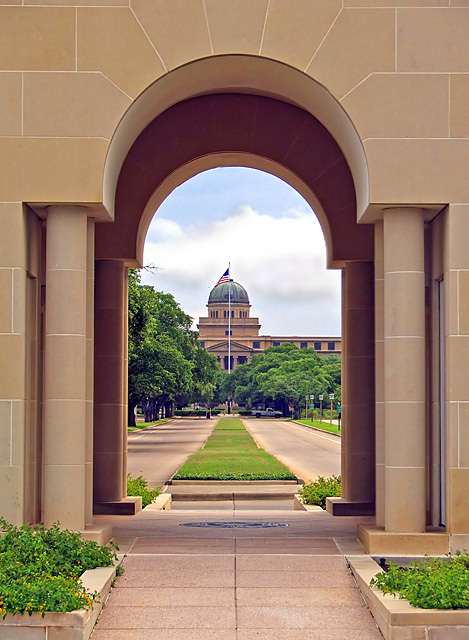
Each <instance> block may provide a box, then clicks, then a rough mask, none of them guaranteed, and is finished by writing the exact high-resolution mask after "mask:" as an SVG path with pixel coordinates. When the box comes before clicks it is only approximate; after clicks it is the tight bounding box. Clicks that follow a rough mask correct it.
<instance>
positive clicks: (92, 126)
mask: <svg viewBox="0 0 469 640" xmlns="http://www.w3.org/2000/svg"><path fill="white" fill-rule="evenodd" d="M0 82H1V79H0ZM129 104H130V100H129V98H128V96H126V95H125V94H124V93H123V92H122V91H120V90H119V89H118V87H116V86H115V85H114V84H113V83H112V82H110V81H109V80H108V79H107V78H106V77H104V76H103V75H102V74H101V73H25V74H24V116H23V118H24V135H26V136H53V137H103V138H108V139H109V138H111V137H112V134H113V133H114V129H115V127H116V126H117V124H118V122H119V120H120V118H121V117H122V115H123V113H124V111H125V110H126V108H127V107H128V106H129Z"/></svg>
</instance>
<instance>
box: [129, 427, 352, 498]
mask: <svg viewBox="0 0 469 640" xmlns="http://www.w3.org/2000/svg"><path fill="white" fill-rule="evenodd" d="M243 421H244V424H245V425H246V426H247V427H248V429H249V430H250V432H251V434H252V435H253V436H254V438H255V439H256V441H257V442H258V444H259V446H261V447H262V448H263V449H266V451H268V452H269V453H271V454H272V455H274V456H275V457H276V458H278V459H279V460H281V462H283V463H284V464H286V465H287V467H289V468H290V469H291V470H292V471H293V473H295V474H296V475H297V476H298V477H299V478H302V479H303V480H305V481H308V480H314V479H316V478H317V476H318V475H322V476H331V475H333V474H336V475H339V474H340V438H338V437H337V436H334V435H331V434H327V433H318V432H317V431H314V430H313V429H309V428H308V427H304V426H302V425H299V424H294V423H290V422H287V421H283V420H278V419H277V420H269V419H264V418H260V419H257V418H244V419H243ZM214 426H215V419H212V420H205V419H204V418H202V419H177V420H174V421H172V422H169V423H166V424H163V425H161V426H156V427H149V428H147V429H145V430H143V431H133V432H132V433H129V436H128V460H127V464H128V472H129V473H130V474H131V475H132V476H134V477H136V476H140V475H142V476H143V477H144V478H146V479H147V480H148V484H149V486H150V487H159V486H161V485H163V484H164V483H165V482H166V481H167V480H168V479H169V478H170V477H171V476H172V475H173V474H174V473H175V472H176V471H177V469H179V467H180V466H181V465H182V464H183V463H184V462H185V461H186V460H187V458H188V457H189V456H190V455H192V453H194V452H195V451H197V450H198V449H200V447H201V446H202V445H203V444H204V442H205V441H206V440H207V438H208V436H209V435H210V433H211V431H212V429H213V427H214Z"/></svg>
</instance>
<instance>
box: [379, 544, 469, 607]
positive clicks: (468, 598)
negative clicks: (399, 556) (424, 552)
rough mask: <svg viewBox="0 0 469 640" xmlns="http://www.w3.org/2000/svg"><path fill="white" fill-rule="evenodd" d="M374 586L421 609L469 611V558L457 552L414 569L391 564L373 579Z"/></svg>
mask: <svg viewBox="0 0 469 640" xmlns="http://www.w3.org/2000/svg"><path fill="white" fill-rule="evenodd" d="M370 586H371V587H377V588H378V589H381V591H382V592H383V593H385V594H386V593H388V594H392V595H394V596H398V597H399V598H402V599H404V600H408V601H409V602H410V604H411V605H412V606H413V607H420V608H421V609H468V608H469V555H467V554H462V553H460V552H457V553H456V555H454V556H448V557H447V558H431V559H430V558H429V559H428V560H425V561H414V562H413V563H412V564H411V566H410V567H400V566H398V565H395V564H393V563H392V562H390V563H389V570H388V571H387V572H386V573H379V574H377V575H376V576H375V577H374V578H372V580H371V582H370Z"/></svg>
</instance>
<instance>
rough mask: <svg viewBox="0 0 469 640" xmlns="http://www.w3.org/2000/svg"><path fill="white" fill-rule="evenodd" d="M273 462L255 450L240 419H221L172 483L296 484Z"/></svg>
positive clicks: (268, 456)
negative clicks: (218, 481)
mask: <svg viewBox="0 0 469 640" xmlns="http://www.w3.org/2000/svg"><path fill="white" fill-rule="evenodd" d="M295 479H296V476H295V475H294V474H293V473H292V472H291V471H290V470H289V469H288V468H287V467H286V466H285V465H283V464H282V463H281V462H279V461H278V460H277V459H276V458H274V457H273V456H271V455H270V453H267V451H264V450H263V449H258V447H257V445H256V443H255V442H254V440H253V438H252V436H251V434H250V433H249V432H248V431H247V430H246V428H245V427H244V425H243V423H242V422H241V420H240V419H239V418H221V419H220V420H219V421H218V422H217V424H216V425H215V428H214V430H213V432H212V434H211V435H210V437H209V439H208V440H207V442H206V443H205V446H204V447H203V448H202V449H199V451H196V453H194V455H192V456H191V457H190V458H189V460H188V461H187V462H186V463H185V464H184V465H183V466H182V467H181V468H180V469H179V471H178V472H177V473H176V475H175V476H174V480H295Z"/></svg>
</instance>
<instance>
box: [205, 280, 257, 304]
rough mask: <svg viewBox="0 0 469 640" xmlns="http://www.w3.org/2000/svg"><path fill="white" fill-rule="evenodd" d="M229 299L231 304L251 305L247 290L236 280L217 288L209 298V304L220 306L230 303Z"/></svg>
mask: <svg viewBox="0 0 469 640" xmlns="http://www.w3.org/2000/svg"><path fill="white" fill-rule="evenodd" d="M228 299H229V300H230V302H231V304H249V296H248V293H247V291H246V289H245V288H244V287H243V286H242V285H240V284H239V283H238V282H235V281H234V280H230V281H229V282H223V283H222V284H219V285H217V286H215V287H214V288H213V289H212V290H211V292H210V295H209V297H208V304H213V303H219V304H220V303H224V302H228Z"/></svg>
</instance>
